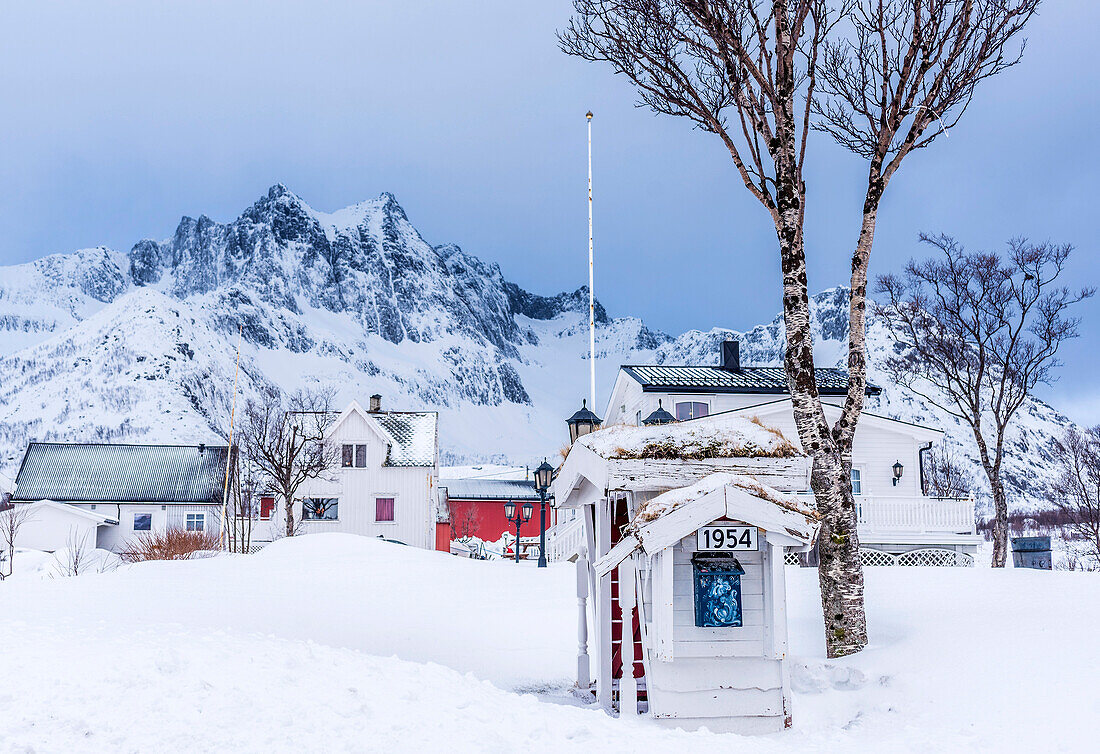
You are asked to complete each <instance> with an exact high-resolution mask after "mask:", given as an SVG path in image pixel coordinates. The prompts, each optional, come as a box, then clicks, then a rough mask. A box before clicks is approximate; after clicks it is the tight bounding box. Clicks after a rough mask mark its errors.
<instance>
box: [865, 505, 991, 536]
mask: <svg viewBox="0 0 1100 754" xmlns="http://www.w3.org/2000/svg"><path fill="white" fill-rule="evenodd" d="M856 507H857V510H858V512H859V526H860V529H864V530H866V531H874V532H883V531H903V532H927V533H951V534H974V533H975V528H974V499H973V498H957V497H864V496H857V497H856Z"/></svg>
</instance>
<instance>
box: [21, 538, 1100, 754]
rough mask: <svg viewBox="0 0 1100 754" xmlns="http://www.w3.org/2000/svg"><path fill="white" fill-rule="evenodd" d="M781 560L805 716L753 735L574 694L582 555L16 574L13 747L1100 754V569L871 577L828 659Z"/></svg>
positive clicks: (376, 549) (894, 571)
mask: <svg viewBox="0 0 1100 754" xmlns="http://www.w3.org/2000/svg"><path fill="white" fill-rule="evenodd" d="M786 571H787V583H788V604H789V616H790V664H791V676H792V677H791V684H792V690H793V722H794V726H793V728H792V729H790V730H788V731H785V732H783V733H779V734H775V735H771V736H759V737H751V738H747V737H741V736H735V735H715V734H712V733H708V732H706V731H699V732H694V733H687V732H683V731H679V730H667V729H665V728H662V727H660V726H658V725H657V724H656V723H655V722H654V721H653V720H651V719H648V718H641V719H634V720H629V719H622V718H619V719H616V718H613V717H610V716H608V715H606V714H604V713H603V712H601V711H600V710H598V709H595V708H593V707H587V708H583V707H578V706H576V702H575V701H574V700H573V698H572V697H571V696H570V693H569V689H570V685H571V684H572V683H573V679H574V675H573V674H574V672H575V668H576V651H577V639H576V631H577V629H576V620H577V600H576V596H575V572H574V569H573V567H572V566H571V565H569V564H560V565H559V564H551V567H550V568H547V569H538V568H535V567H534V565H533V564H530V565H520V566H516V565H515V564H513V563H510V562H505V561H473V560H464V559H460V558H453V557H450V556H448V555H445V554H442V553H436V552H428V551H423V550H417V549H415V548H411V547H402V546H400V545H395V544H390V543H386V542H379V541H375V540H371V539H368V538H365V537H356V536H352V535H343V534H316V535H309V536H304V537H295V538H293V539H285V540H282V541H280V542H277V543H275V544H273V545H271V546H270V547H268V548H267V549H265V550H263V551H261V552H260V553H258V554H256V555H250V556H234V555H222V556H219V557H215V558H211V559H208V560H194V561H162V562H150V563H143V564H139V565H135V566H123V567H121V568H119V569H118V570H116V571H114V572H111V573H103V574H100V573H87V574H85V575H81V576H77V577H75V578H59V579H50V578H37V579H36V578H35V574H27V573H23V572H22V571H20V570H19V566H18V565H17V567H16V573H15V576H14V577H13V578H12V579H10V580H8V581H4V582H0V602H2V604H3V605H4V607H5V609H4V610H3V611H2V612H0V645H2V646H4V647H5V649H6V650H7V651H4V652H2V653H0V676H2V677H3V678H5V679H7V687H8V691H7V692H6V693H3V694H0V716H2V719H3V721H4V725H3V732H2V734H0V739H2V741H3V745H0V749H3V750H4V751H9V750H10V751H20V752H23V751H42V752H47V751H48V752H61V751H64V752H102V751H126V752H129V751H157V752H160V751H164V752H171V751H194V752H207V751H209V752H221V751H235V752H253V751H255V752H270V751H284V750H288V751H326V752H342V751H372V752H374V751H377V752H395V751H453V752H513V751H524V752H650V751H653V752H657V751H742V750H749V751H760V752H789V751H800V752H837V751H852V752H862V751H883V752H929V751H943V752H961V751H968V752H970V751H983V752H984V751H989V752H1002V753H1003V752H1035V751H1052V752H1062V751H1090V750H1094V749H1095V742H1096V738H1097V736H1098V735H1100V729H1098V725H1100V695H1097V694H1096V693H1095V668H1096V667H1097V663H1100V644H1098V643H1097V642H1095V641H1088V640H1087V639H1086V637H1088V636H1090V635H1091V633H1092V632H1093V631H1094V630H1095V625H1096V623H1097V621H1100V602H1098V600H1097V598H1096V594H1097V592H1096V574H1091V573H1067V572H1054V573H1043V572H1039V571H1023V570H1013V569H1008V570H1003V571H995V570H992V569H989V568H984V567H978V568H872V569H868V571H867V573H866V577H865V578H866V582H867V612H868V621H869V627H870V637H871V644H870V645H869V646H868V648H867V649H866V651H864V652H861V653H859V654H857V655H854V656H851V657H847V658H844V659H840V660H828V659H826V658H825V653H824V646H823V645H824V642H823V637H822V628H821V603H820V599H819V596H818V589H817V573H816V571H814V570H813V569H799V568H793V567H792V568H787V569H786ZM899 594H904V595H906V598H905V599H897V595H899ZM1021 604H1025V605H1027V606H1028V608H1029V609H1028V610H1025V611H1021V610H1020V607H1019V606H1020V605H1021ZM135 605H139V606H140V609H134V606H135Z"/></svg>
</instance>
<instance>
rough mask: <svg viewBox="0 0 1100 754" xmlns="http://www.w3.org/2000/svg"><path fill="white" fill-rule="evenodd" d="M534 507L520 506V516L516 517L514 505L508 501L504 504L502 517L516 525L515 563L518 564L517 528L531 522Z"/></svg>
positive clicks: (525, 504)
mask: <svg viewBox="0 0 1100 754" xmlns="http://www.w3.org/2000/svg"><path fill="white" fill-rule="evenodd" d="M533 510H534V506H532V505H531V504H530V503H524V504H523V505H522V506H520V515H518V516H517V515H516V504H515V503H514V502H512V501H511V500H509V501H508V502H507V503H505V504H504V517H505V518H506V519H508V520H509V521H510V522H511V523H513V524H515V525H516V562H517V563H518V562H519V527H520V525H521V524H525V523H527V522H528V521H530V520H531V512H532V511H533Z"/></svg>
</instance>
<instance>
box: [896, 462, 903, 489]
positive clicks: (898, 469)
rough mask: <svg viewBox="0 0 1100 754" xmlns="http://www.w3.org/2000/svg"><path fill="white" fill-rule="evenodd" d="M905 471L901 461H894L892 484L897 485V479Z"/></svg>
mask: <svg viewBox="0 0 1100 754" xmlns="http://www.w3.org/2000/svg"><path fill="white" fill-rule="evenodd" d="M903 471H905V467H904V466H902V465H901V461H894V486H895V487H897V486H898V480H899V479H901V474H902V472H903Z"/></svg>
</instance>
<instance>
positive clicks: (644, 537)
mask: <svg viewBox="0 0 1100 754" xmlns="http://www.w3.org/2000/svg"><path fill="white" fill-rule="evenodd" d="M720 519H728V520H732V521H740V522H743V523H746V524H749V525H751V526H756V527H758V528H761V529H763V530H764V531H766V532H768V535H769V538H770V539H771V540H772V541H773V542H774V543H777V544H782V545H787V546H805V545H808V544H810V543H811V542H813V540H814V537H815V536H816V534H817V526H818V520H819V516H818V514H817V513H816V512H814V511H813V510H811V509H810V508H808V507H806V506H805V505H804V504H802V503H801V502H800V501H799V500H797V499H796V498H794V497H789V496H786V495H783V494H782V493H780V492H778V491H777V490H775V489H772V488H771V487H768V486H766V485H763V484H761V483H760V482H758V481H756V480H755V479H753V478H752V477H747V476H744V475H741V474H729V473H716V474H711V475H710V476H708V477H705V478H703V479H701V480H700V481H698V482H696V483H695V484H691V485H688V486H687V487H681V488H679V489H675V490H669V491H668V492H665V493H663V494H661V495H657V496H656V497H654V498H651V499H650V500H648V501H646V502H645V503H643V504H642V505H641V506H640V507H639V508H638V510H637V511H636V512H635V514H634V517H633V518H632V519H631V520H630V523H629V524H627V526H626V528H625V529H624V536H623V538H622V540H620V541H619V543H618V544H616V545H615V546H614V547H613V548H611V551H610V552H608V553H607V554H606V555H605V556H604V557H602V558H601V559H600V560H598V561H597V562H596V572H597V574H599V575H603V574H605V573H607V572H609V571H610V570H611V569H612V568H614V567H615V566H617V565H618V564H619V563H621V562H622V561H623V560H625V559H626V558H627V557H628V556H629V555H630V554H631V553H632V552H634V551H635V550H638V549H641V550H643V551H644V552H645V553H646V554H648V555H653V554H655V553H657V552H659V551H661V550H663V549H665V548H667V547H671V546H672V545H674V544H675V543H676V542H678V541H680V540H681V539H683V538H684V537H686V536H688V535H690V534H691V533H692V532H694V531H696V530H697V529H699V527H701V526H706V525H707V524H709V523H711V522H713V521H717V520H720Z"/></svg>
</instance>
